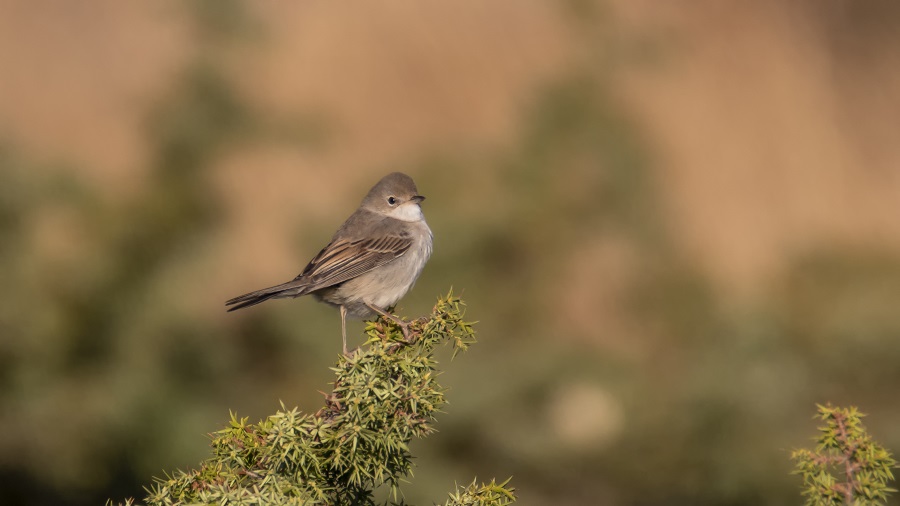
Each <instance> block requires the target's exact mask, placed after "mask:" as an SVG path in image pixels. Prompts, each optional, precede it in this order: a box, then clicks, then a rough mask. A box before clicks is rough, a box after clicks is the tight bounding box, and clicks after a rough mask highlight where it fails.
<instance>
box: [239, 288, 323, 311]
mask: <svg viewBox="0 0 900 506" xmlns="http://www.w3.org/2000/svg"><path fill="white" fill-rule="evenodd" d="M304 288H306V286H305V283H298V282H297V281H296V280H295V281H289V282H287V283H282V284H280V285H275V286H270V287H268V288H263V289H262V290H257V291H255V292H250V293H245V294H244V295H240V296H238V297H235V298H233V299H229V300H227V301H225V305H226V306H232V307H230V308H228V311H229V312H231V311H235V310H237V309H241V308H245V307H250V306H255V305H257V304H259V303H260V302H265V301H267V300H269V299H272V298H279V297H299V296H301V295H305V294H306V290H305V289H304Z"/></svg>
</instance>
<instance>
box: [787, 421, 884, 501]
mask: <svg viewBox="0 0 900 506" xmlns="http://www.w3.org/2000/svg"><path fill="white" fill-rule="evenodd" d="M818 410H819V413H818V415H816V418H818V419H821V420H822V421H824V422H825V425H823V426H821V427H819V437H818V438H817V439H816V443H817V446H816V449H815V451H812V450H807V449H801V450H795V451H794V452H793V453H792V454H791V458H792V459H793V460H794V461H795V462H796V468H795V470H794V472H795V473H796V474H799V475H801V476H802V477H803V495H804V496H805V497H806V504H807V505H808V506H838V505H847V506H877V505H881V504H885V502H886V501H887V495H888V494H889V493H890V492H896V490H894V489H893V488H890V487H889V486H888V483H889V482H890V481H892V480H893V479H894V475H893V473H892V472H891V469H892V468H893V467H895V466H896V465H897V462H896V461H895V460H894V458H893V457H892V456H891V454H890V452H888V451H887V450H886V449H884V448H883V447H881V446H880V445H879V444H878V443H876V442H875V441H873V440H872V438H871V437H870V436H869V434H868V433H867V432H866V429H865V427H864V426H863V424H862V421H861V419H862V417H863V416H865V415H863V414H862V413H860V412H859V411H858V410H857V409H856V408H855V407H850V408H837V407H833V406H831V405H826V406H821V405H820V406H819V407H818Z"/></svg>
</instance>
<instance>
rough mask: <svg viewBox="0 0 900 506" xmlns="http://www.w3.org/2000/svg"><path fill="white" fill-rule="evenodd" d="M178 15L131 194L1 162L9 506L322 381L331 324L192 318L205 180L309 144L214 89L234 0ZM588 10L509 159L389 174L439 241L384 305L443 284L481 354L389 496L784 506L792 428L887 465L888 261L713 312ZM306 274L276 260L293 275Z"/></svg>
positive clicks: (885, 257)
mask: <svg viewBox="0 0 900 506" xmlns="http://www.w3.org/2000/svg"><path fill="white" fill-rule="evenodd" d="M188 5H189V6H190V8H189V9H188V15H189V16H190V17H191V19H192V20H193V22H194V31H195V32H196V35H197V40H198V43H197V48H196V54H194V55H192V57H191V58H189V59H188V61H187V63H186V64H185V67H184V68H183V69H182V71H181V72H180V73H179V74H178V77H177V80H176V81H174V82H173V83H172V85H171V86H170V87H169V89H168V91H167V92H166V94H165V95H164V96H162V97H160V100H159V102H158V103H157V104H155V105H154V107H153V108H152V110H150V111H148V114H147V118H148V120H147V124H146V126H147V128H146V135H147V138H148V139H149V145H150V152H151V156H150V158H149V159H148V161H147V164H148V171H147V172H148V174H149V177H148V179H147V182H146V185H145V186H144V187H142V188H140V191H138V192H137V193H136V194H135V195H134V196H133V197H130V198H128V199H127V201H125V202H121V201H117V200H115V199H111V198H109V196H106V195H102V194H100V193H98V192H97V191H95V190H94V189H93V188H91V187H89V186H88V185H86V183H84V182H83V181H82V180H81V179H79V178H78V177H77V174H78V170H77V167H76V168H73V167H66V166H63V165H59V166H38V165H36V164H34V163H33V162H31V161H30V157H29V153H25V152H21V151H18V150H17V148H16V146H12V145H9V144H6V145H3V146H2V149H0V496H2V497H3V498H4V500H5V501H8V502H10V503H11V504H28V503H32V504H54V505H56V504H82V503H94V504H96V503H99V502H100V501H102V500H103V499H105V498H107V497H126V496H129V495H135V494H136V493H137V491H139V490H140V487H141V486H142V485H143V484H144V482H145V478H146V476H149V475H151V474H154V473H156V472H158V470H159V469H160V468H175V467H180V466H181V467H183V466H187V465H190V464H191V463H193V462H197V461H198V460H199V459H200V458H202V455H204V453H205V452H206V451H207V449H206V447H205V444H204V442H203V441H202V439H199V438H197V435H198V434H203V433H205V432H206V431H207V430H208V427H210V426H212V425H214V423H215V421H217V420H218V421H221V420H222V419H224V413H226V412H227V410H228V409H234V410H238V411H240V412H242V413H247V412H249V413H251V414H252V415H254V416H262V414H263V413H268V412H270V408H271V406H272V405H273V403H274V402H275V400H276V399H278V398H279V396H284V397H286V398H287V401H288V402H289V403H291V404H301V405H302V404H303V403H304V402H313V397H311V396H310V397H307V396H306V394H304V393H303V392H305V391H307V390H310V389H309V388H306V385H309V384H313V385H315V384H323V383H324V382H325V381H327V378H325V377H323V376H317V374H319V373H318V372H317V371H319V369H321V368H320V367H319V366H318V365H315V364H319V365H321V360H318V359H322V358H323V357H325V356H326V354H330V353H333V352H334V351H335V349H336V348H334V347H331V348H328V347H327V346H326V345H325V344H322V345H319V344H317V343H318V340H315V339H314V337H315V336H318V335H321V334H322V332H321V331H322V329H323V328H330V329H333V330H334V329H336V328H337V327H336V326H335V322H334V319H333V318H332V319H329V320H327V323H326V322H325V320H324V318H325V317H324V316H323V317H321V318H319V317H317V315H316V313H314V311H317V309H305V306H303V305H302V304H300V306H303V307H300V308H299V309H298V308H297V306H291V305H289V304H288V305H273V306H272V307H261V308H260V310H259V311H256V312H254V313H252V314H249V315H247V316H245V317H243V318H241V319H232V320H228V321H227V323H224V322H225V320H209V319H206V318H203V317H199V316H197V315H196V314H195V313H194V312H193V311H192V310H191V304H196V301H197V299H202V298H212V299H215V298H217V297H218V299H221V300H224V299H225V298H227V297H228V296H230V295H233V294H210V293H208V292H204V290H203V287H204V283H205V282H206V281H207V280H208V279H209V278H211V277H215V276H216V274H217V273H215V272H211V268H210V259H212V258H214V252H213V251H211V249H212V248H213V247H214V246H213V244H214V242H213V241H212V238H213V237H214V236H215V235H216V233H217V232H218V231H219V230H221V228H222V227H224V226H226V225H227V221H228V212H227V211H228V208H227V206H228V203H227V202H225V201H223V200H222V198H221V196H220V195H219V194H218V193H217V191H216V189H215V186H214V185H213V184H212V182H211V181H210V179H211V178H210V171H212V170H213V168H214V167H215V164H216V162H217V161H218V160H220V159H221V158H222V157H224V156H227V154H228V153H229V151H230V150H232V149H235V148H234V146H236V145H239V144H240V143H243V142H248V141H250V142H254V141H258V140H271V139H275V140H277V141H279V142H280V141H284V140H286V139H287V140H288V141H289V142H308V141H309V140H312V141H313V142H317V141H318V140H320V139H321V137H319V136H318V134H316V133H315V132H310V131H306V130H304V132H300V133H301V135H300V136H299V137H297V136H294V135H292V134H291V132H285V130H291V129H292V127H291V125H309V124H310V123H307V122H306V121H305V119H304V118H300V119H298V120H296V121H287V127H285V126H284V123H278V122H274V120H272V118H266V117H262V116H261V115H260V114H259V113H258V112H256V111H254V109H253V107H252V105H251V104H249V103H248V101H247V100H246V99H245V98H244V97H242V96H240V94H239V93H238V92H237V91H236V86H235V85H234V84H233V83H232V82H230V80H229V77H228V74H227V73H226V72H224V71H223V60H224V59H225V56H227V53H228V51H230V50H231V49H233V47H234V45H235V44H236V43H237V41H240V40H242V38H243V37H247V36H248V34H249V35H253V34H255V33H256V32H255V31H256V30H257V29H258V28H259V27H257V26H255V25H254V24H253V23H252V20H248V19H247V13H246V12H244V11H243V10H242V8H243V4H242V3H241V2H238V1H229V2H219V1H204V2H193V3H191V4H188ZM573 5H574V6H575V7H576V9H575V10H577V11H578V12H582V7H584V6H591V5H593V4H591V3H588V2H576V3H574V4H573ZM604 15H605V14H604V11H603V10H602V9H599V10H591V11H590V16H587V17H585V18H584V19H580V24H579V25H578V26H579V27H580V29H581V31H582V32H583V33H584V34H585V43H586V44H587V45H592V44H596V47H594V46H593V45H592V46H590V47H591V48H592V50H591V51H589V52H588V54H589V57H588V58H586V61H583V62H580V63H579V64H578V65H576V67H577V68H575V69H573V70H572V71H571V72H570V73H569V74H568V75H567V76H563V77H561V78H560V79H559V80H558V81H557V82H555V83H552V84H551V85H550V86H548V87H547V88H546V89H545V90H543V91H542V92H541V93H539V94H538V96H537V97H535V99H534V101H533V104H532V107H531V109H530V112H529V113H528V114H526V115H525V117H524V119H523V124H522V126H521V129H520V133H519V135H518V137H517V138H515V139H514V141H513V142H512V143H511V145H510V146H509V147H508V148H506V149H504V150H502V151H493V152H479V153H474V154H468V155H466V154H457V153H454V154H452V155H446V154H443V155H437V156H431V155H429V154H421V156H418V154H413V155H411V156H410V157H411V158H413V159H416V160H418V162H416V163H413V164H411V166H409V167H405V168H404V170H406V171H407V172H410V173H411V174H413V175H414V176H415V178H416V180H417V182H418V184H419V187H420V189H421V190H422V191H423V193H424V194H426V195H428V197H429V200H428V202H427V208H426V214H427V216H428V219H429V223H430V224H431V227H432V229H433V230H435V234H436V245H435V253H434V256H433V258H432V260H431V261H430V263H429V265H428V267H427V268H426V270H425V272H424V274H423V276H422V278H421V280H420V281H419V284H418V286H417V288H416V290H415V291H414V292H413V294H411V295H410V296H408V297H407V298H406V299H405V300H404V302H403V304H404V305H405V306H406V307H410V306H415V305H416V304H417V303H418V302H417V300H416V299H418V298H419V297H418V296H416V295H415V294H422V293H425V294H428V293H436V292H438V291H440V290H443V289H444V288H445V287H446V286H448V285H453V286H455V287H457V289H459V290H461V291H462V293H463V295H464V296H465V298H466V300H467V301H468V302H469V304H470V305H471V307H472V308H473V309H474V310H475V311H476V313H477V314H476V318H477V319H479V320H481V324H480V328H481V332H482V335H484V336H485V338H484V339H483V343H482V344H481V345H480V347H481V349H480V350H479V353H478V354H473V355H472V356H470V357H467V359H466V364H465V367H460V368H457V369H451V370H449V371H447V372H446V374H445V377H444V378H443V380H444V381H445V382H447V383H449V384H453V385H455V392H456V394H455V395H452V396H451V395H449V394H448V398H450V401H451V402H452V404H450V405H449V406H448V414H447V416H446V417H445V418H444V419H443V420H442V426H441V427H442V430H441V432H439V433H437V434H434V435H433V436H431V437H430V438H429V440H428V444H424V445H422V446H421V448H418V447H417V443H416V442H413V443H411V445H412V449H411V451H412V452H413V453H415V454H416V455H418V456H420V457H419V459H418V462H417V463H418V467H417V473H416V481H415V483H413V484H411V485H410V486H409V487H407V488H405V489H404V492H405V494H406V498H407V499H408V500H410V502H414V503H425V502H427V501H429V500H433V491H434V490H448V489H451V488H452V487H453V482H452V480H453V477H456V476H472V475H477V476H497V475H514V476H516V480H517V483H519V484H520V489H521V490H520V499H519V501H518V502H519V504H523V505H526V506H527V505H531V504H548V503H552V504H563V505H565V504H592V503H595V502H596V500H597V498H598V497H600V498H605V500H606V501H605V502H606V503H608V504H638V505H640V504H685V503H689V504H694V505H713V504H729V505H750V504H768V505H779V504H795V503H796V502H797V499H798V491H797V486H796V483H795V480H794V479H792V477H791V476H790V471H791V468H790V465H789V463H787V462H786V460H787V459H786V458H785V456H786V450H785V449H786V448H791V447H797V446H801V445H802V444H803V443H804V438H805V437H806V429H805V421H806V419H807V413H806V406H809V405H811V404H813V403H816V402H818V403H824V402H826V401H828V400H830V401H832V402H835V403H836V404H841V405H846V404H855V405H860V406H863V407H864V409H865V410H866V411H868V412H870V413H873V415H875V416H873V417H872V420H871V422H872V428H873V430H874V431H877V432H878V433H879V434H884V437H883V441H884V445H885V446H886V447H887V448H897V447H900V424H897V423H896V420H897V419H898V417H900V406H898V405H897V403H896V385H897V384H898V380H900V368H898V367H897V364H898V363H900V339H898V337H900V311H897V310H896V308H898V307H900V258H897V256H896V255H895V254H893V253H891V252H888V251H879V250H877V249H876V248H873V249H871V250H858V249H857V250H847V249H845V248H843V247H840V246H834V245H827V244H826V245H822V246H820V247H819V248H817V249H814V250H811V251H809V252H808V253H807V254H805V255H804V256H802V257H800V258H791V259H787V262H786V264H787V268H786V269H785V270H784V272H783V273H782V274H781V275H779V276H778V278H777V279H776V280H775V282H774V284H773V286H772V287H771V289H770V291H769V292H768V293H767V294H766V297H764V298H762V299H761V300H758V301H754V302H753V303H752V304H735V303H734V301H730V300H723V297H722V295H721V294H720V293H718V292H717V290H716V288H715V287H714V285H713V284H712V282H711V281H710V279H708V277H707V276H706V274H705V271H704V269H703V268H702V267H703V266H702V265H698V261H697V260H696V259H694V258H691V257H689V256H688V255H686V254H685V253H684V252H683V251H681V250H679V249H678V248H677V247H676V246H675V245H674V244H673V241H672V237H674V236H676V235H677V234H678V233H680V231H678V230H672V229H670V226H671V224H670V222H669V221H667V220H666V216H665V215H664V211H663V208H664V206H663V205H662V196H661V193H662V192H661V191H660V187H659V185H660V184H662V182H661V181H660V180H659V179H658V178H657V175H658V171H659V167H658V165H657V162H656V160H654V158H653V151H652V143H651V142H649V141H648V140H647V139H645V138H644V137H643V134H642V132H641V130H640V128H639V127H638V126H636V125H634V124H632V123H631V122H630V121H629V113H628V111H626V110H624V109H623V107H622V105H621V103H619V102H618V101H617V99H616V97H615V96H614V95H613V94H612V92H611V91H610V86H609V84H608V81H609V79H610V76H611V75H614V73H615V72H616V71H617V66H620V65H627V64H628V63H629V59H630V58H631V53H630V51H632V50H633V49H634V48H630V47H622V45H621V44H619V43H616V41H612V43H609V44H602V45H601V44H598V43H597V40H596V39H595V37H597V34H598V33H601V34H608V33H612V32H614V31H613V30H608V31H605V28H608V27H609V23H610V22H611V21H610V20H609V19H606V18H605V17H604ZM594 23H597V24H594ZM598 25H599V26H598ZM604 37H606V38H604V42H610V41H609V40H608V39H609V38H610V37H613V36H611V35H604ZM273 122H274V123H273ZM276 123H277V124H276ZM313 123H315V122H313ZM303 128H304V129H305V128H307V127H303ZM312 130H315V128H312ZM329 140H331V141H333V142H334V143H336V142H337V140H335V139H329ZM445 152H452V146H448V147H447V149H446V151H445ZM417 157H418V158H417ZM392 169H394V168H392ZM259 170H261V171H264V170H265V169H264V168H260V169H259ZM260 177H265V175H264V172H261V176H260ZM370 183H371V182H370V181H368V180H366V181H360V183H359V184H360V187H365V186H367V185H368V184H370ZM339 218H340V217H336V221H339ZM327 232H330V230H326V231H324V232H323V236H322V238H327V236H326V235H324V233H327ZM312 253H314V251H309V250H308V249H305V250H303V251H298V267H299V266H301V265H302V261H303V260H305V259H306V258H308V255H310V254H312ZM601 295H602V296H601ZM579 305H580V306H583V307H573V306H579ZM308 306H310V307H312V306H313V305H312V304H309V305H308ZM322 311H323V313H322V314H323V315H324V314H328V315H329V316H331V317H333V316H334V315H333V314H331V313H326V312H327V311H328V308H324V309H323V310H322ZM584 313H587V314H588V315H589V316H590V318H589V319H588V321H587V323H585V322H580V321H578V316H579V314H581V315H583V314H584ZM326 325H328V326H327V327H326ZM337 335H338V334H337V333H335V338H337ZM307 338H309V339H307ZM337 342H338V341H337V339H336V340H335V341H334V343H330V344H332V345H334V344H336V343H337ZM329 356H330V355H329ZM300 385H303V388H301V387H300ZM463 392H465V395H462V393H463ZM572 406H575V407H576V408H577V409H572ZM521 484H525V485H521ZM891 500H894V499H891Z"/></svg>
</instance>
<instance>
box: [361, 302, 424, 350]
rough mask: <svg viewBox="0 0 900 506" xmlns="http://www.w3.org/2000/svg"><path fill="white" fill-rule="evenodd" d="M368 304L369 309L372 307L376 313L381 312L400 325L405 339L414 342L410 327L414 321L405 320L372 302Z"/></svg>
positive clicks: (383, 315) (386, 317)
mask: <svg viewBox="0 0 900 506" xmlns="http://www.w3.org/2000/svg"><path fill="white" fill-rule="evenodd" d="M367 306H369V309H371V310H372V311H375V312H376V313H378V314H380V315H381V316H382V317H383V318H385V319H387V320H390V321H392V322H394V323H395V324H396V325H397V326H398V327H400V332H402V333H403V340H404V341H406V342H407V343H411V342H412V337H410V336H411V335H412V331H411V330H410V329H409V325H410V324H411V323H413V322H408V321H404V320H402V319H400V318H399V317H397V316H394V315H393V314H391V313H390V312H388V311H385V310H383V309H381V308H379V307H377V306H373V305H371V304H367Z"/></svg>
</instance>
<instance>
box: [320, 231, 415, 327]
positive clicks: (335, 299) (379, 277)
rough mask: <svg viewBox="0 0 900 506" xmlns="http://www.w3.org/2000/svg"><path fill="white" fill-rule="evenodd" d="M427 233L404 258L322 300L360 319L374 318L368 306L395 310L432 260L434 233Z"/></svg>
mask: <svg viewBox="0 0 900 506" xmlns="http://www.w3.org/2000/svg"><path fill="white" fill-rule="evenodd" d="M426 227H427V226H426ZM427 232H428V233H427V234H425V235H424V237H423V238H422V239H421V242H419V243H418V244H413V246H412V247H411V248H410V249H409V251H407V252H406V254H404V255H403V256H401V257H399V258H397V259H396V260H394V261H392V262H390V263H387V264H385V265H382V266H380V267H377V268H375V269H373V270H371V271H369V272H367V273H365V274H362V275H360V276H357V277H355V278H353V279H351V280H348V281H345V282H344V283H342V284H341V285H340V286H339V287H336V289H334V291H333V292H332V293H331V294H328V295H327V296H325V297H322V299H323V300H325V301H326V302H331V303H333V304H340V305H343V306H345V307H346V308H347V311H348V313H350V314H351V315H353V316H356V317H358V318H369V317H371V316H372V315H373V312H372V311H371V310H369V308H368V307H366V304H372V305H373V306H377V307H379V308H387V307H390V306H393V305H394V304H396V303H397V302H398V301H399V300H400V299H401V298H403V296H404V295H406V293H407V292H408V291H409V290H410V289H411V288H412V287H413V285H414V284H415V282H416V279H418V277H419V274H421V273H422V269H423V268H424V267H425V263H426V262H427V261H428V258H429V257H431V247H432V246H431V231H430V230H428V231H427ZM323 295H325V294H323Z"/></svg>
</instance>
